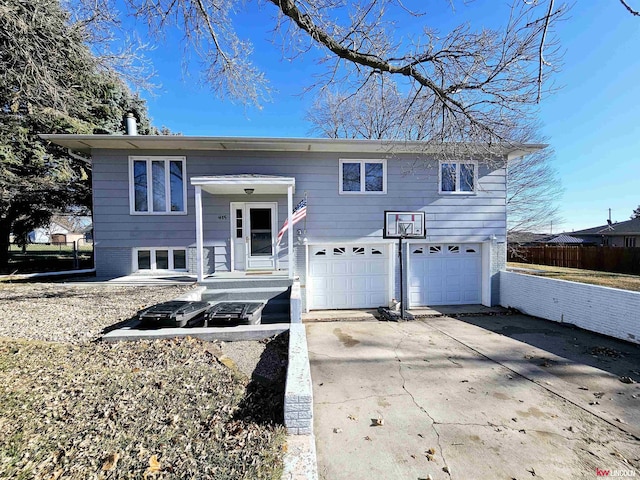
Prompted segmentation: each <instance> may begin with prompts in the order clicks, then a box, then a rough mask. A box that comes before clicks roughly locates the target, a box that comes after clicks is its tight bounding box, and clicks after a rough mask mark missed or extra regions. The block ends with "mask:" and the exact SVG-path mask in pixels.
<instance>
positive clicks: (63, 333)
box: [0, 282, 193, 344]
mask: <svg viewBox="0 0 640 480" xmlns="http://www.w3.org/2000/svg"><path fill="white" fill-rule="evenodd" d="M191 288H193V287H191V286H154V287H128V286H127V287H125V286H106V285H81V286H68V285H64V284H59V283H15V284H12V283H6V282H1V283H0V336H4V337H12V338H26V339H31V340H47V341H54V342H71V343H76V344H79V343H83V342H88V341H91V340H94V339H96V338H98V337H99V336H100V334H101V332H102V331H103V329H105V328H108V327H110V326H113V325H114V324H117V323H119V322H123V321H126V320H128V319H130V318H132V317H133V316H135V315H136V313H137V312H138V311H139V310H141V309H142V308H144V307H148V306H150V305H153V304H155V303H159V302H164V301H167V300H171V299H173V298H175V297H177V296H179V295H181V294H183V293H185V292H187V291H188V290H190V289H191Z"/></svg>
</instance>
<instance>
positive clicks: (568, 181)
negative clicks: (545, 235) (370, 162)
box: [143, 0, 640, 232]
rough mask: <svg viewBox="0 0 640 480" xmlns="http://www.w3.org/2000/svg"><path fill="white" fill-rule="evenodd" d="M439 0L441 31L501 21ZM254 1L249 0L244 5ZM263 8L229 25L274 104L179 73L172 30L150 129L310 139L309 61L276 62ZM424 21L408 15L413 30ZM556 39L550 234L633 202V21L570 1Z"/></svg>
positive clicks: (157, 55) (638, 115) (546, 127)
mask: <svg viewBox="0 0 640 480" xmlns="http://www.w3.org/2000/svg"><path fill="white" fill-rule="evenodd" d="M440 3H441V5H440V6H439V7H437V8H435V10H434V11H432V12H430V15H429V17H428V21H429V24H430V25H435V26H438V27H439V28H441V29H442V30H445V29H446V28H447V27H448V26H450V25H454V24H458V23H460V22H461V21H469V22H471V24H472V25H477V24H479V23H482V24H491V23H495V22H496V21H501V19H502V18H501V17H500V16H499V15H496V9H495V5H496V2H495V0H477V1H475V2H469V3H468V4H467V5H466V6H465V4H464V3H463V2H457V8H456V10H455V12H452V11H451V10H450V9H449V7H448V2H446V1H444V0H443V1H442V2H440ZM437 4H438V2H435V4H432V5H437ZM252 6H255V3H253V2H249V3H248V7H247V8H248V9H250V8H252ZM268 7H269V6H268V5H267V6H266V7H264V8H263V10H261V11H250V12H249V14H247V15H244V16H239V17H238V25H237V27H238V29H239V30H240V31H241V32H249V33H250V35H251V39H252V41H253V42H254V46H255V53H256V55H255V61H256V63H257V65H258V66H260V67H262V68H263V69H264V71H265V72H266V74H267V76H268V78H269V79H270V81H271V86H272V88H273V89H274V93H273V96H272V102H270V103H266V104H264V106H263V108H262V109H261V110H258V109H255V108H245V107H244V106H242V105H234V104H233V103H231V102H229V101H224V100H220V99H216V98H215V97H214V96H213V94H212V93H211V92H210V91H209V90H208V88H207V87H206V86H205V85H203V84H202V82H201V81H200V80H199V74H198V67H199V65H198V61H197V59H195V58H192V60H191V62H190V65H189V68H188V69H187V70H186V71H185V69H183V64H182V54H183V47H182V46H181V45H180V44H179V39H180V35H179V34H176V33H173V34H169V35H168V36H167V39H166V41H165V42H162V43H160V44H159V45H158V48H157V49H156V50H154V51H153V52H152V53H151V55H150V57H151V60H152V61H153V63H154V67H155V69H156V71H157V73H158V77H157V79H156V80H157V81H158V82H159V83H161V87H160V88H159V89H158V90H157V91H156V92H155V94H154V95H148V94H143V96H144V97H145V98H147V101H148V105H149V113H150V115H151V117H152V118H153V122H154V124H155V125H157V126H161V125H165V126H167V127H169V128H170V129H171V130H173V131H177V132H181V133H183V134H184V135H212V136H278V137H306V136H311V132H310V128H311V127H310V125H309V124H308V123H307V122H306V120H305V115H306V112H307V110H308V108H309V106H310V105H311V103H312V102H313V95H312V94H307V95H302V91H303V88H304V87H305V86H306V85H308V84H309V81H310V79H311V78H312V76H313V74H314V72H316V71H317V67H316V64H315V59H314V58H312V56H308V57H300V58H297V59H296V60H294V61H288V60H285V59H283V57H282V55H281V52H280V51H279V50H278V48H277V47H274V46H273V45H272V44H271V43H269V41H268V40H269V39H270V37H271V35H270V33H269V28H270V25H271V23H270V19H271V14H272V11H273V9H272V8H268ZM424 21H426V20H425V19H424V18H420V19H415V20H414V24H413V25H412V27H416V26H419V23H420V22H424ZM402 33H403V32H402V30H399V31H398V34H399V35H402ZM558 36H559V38H560V42H561V47H562V49H563V50H564V51H565V55H564V60H563V67H562V70H561V71H560V73H559V74H557V75H556V76H555V83H556V84H557V85H559V86H561V87H562V88H561V89H560V90H559V91H558V92H556V93H555V94H553V95H551V96H547V97H546V98H544V99H543V102H542V104H541V108H540V119H541V121H542V125H543V133H544V134H545V136H546V137H548V142H549V143H550V144H551V146H552V147H553V148H554V150H555V152H556V157H555V160H554V162H555V166H556V168H557V170H558V172H559V175H560V178H561V180H562V184H563V186H564V188H565V193H564V197H563V200H562V203H561V215H562V217H563V219H564V223H563V224H562V225H560V226H558V225H554V226H553V231H554V232H558V231H560V230H564V231H571V230H574V229H575V230H577V229H581V228H588V227H592V226H595V225H600V224H603V223H605V221H606V218H607V215H608V209H609V208H611V209H612V218H613V220H614V221H616V220H617V221H624V220H628V219H629V216H630V215H631V212H632V210H633V209H634V208H635V207H637V206H638V205H640V188H639V187H640V61H639V60H638V58H640V57H639V55H638V52H640V19H638V18H637V17H632V16H631V15H629V14H628V13H627V12H626V11H625V10H624V9H623V8H622V6H621V5H620V4H619V2H618V1H615V0H611V1H608V2H604V1H598V2H595V1H581V2H576V3H575V4H574V5H573V7H572V9H571V11H570V14H569V17H568V18H567V19H566V20H565V21H564V22H563V23H562V24H561V25H560V26H559V28H558Z"/></svg>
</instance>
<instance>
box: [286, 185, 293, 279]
mask: <svg viewBox="0 0 640 480" xmlns="http://www.w3.org/2000/svg"><path fill="white" fill-rule="evenodd" d="M287 221H288V222H289V228H288V230H287V235H288V236H287V258H288V259H289V278H293V262H294V258H293V185H289V186H288V187H287Z"/></svg>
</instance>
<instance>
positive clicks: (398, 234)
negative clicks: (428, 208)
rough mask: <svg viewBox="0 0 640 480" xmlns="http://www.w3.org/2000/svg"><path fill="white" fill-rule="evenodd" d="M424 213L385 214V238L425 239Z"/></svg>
mask: <svg viewBox="0 0 640 480" xmlns="http://www.w3.org/2000/svg"><path fill="white" fill-rule="evenodd" d="M426 233H427V232H426V228H425V224H424V212H393V211H389V210H387V211H385V212H384V232H383V237H384V238H425V236H426Z"/></svg>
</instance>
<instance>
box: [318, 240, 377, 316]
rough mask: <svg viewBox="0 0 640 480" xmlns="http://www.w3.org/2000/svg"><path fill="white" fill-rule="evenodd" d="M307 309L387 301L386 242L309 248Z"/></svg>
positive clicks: (371, 305) (351, 306)
mask: <svg viewBox="0 0 640 480" xmlns="http://www.w3.org/2000/svg"><path fill="white" fill-rule="evenodd" d="M307 292H308V293H307V295H308V302H309V309H334V308H371V307H378V306H380V305H386V304H387V303H388V302H389V248H388V245H385V244H382V245H370V244H366V243H363V244H357V243H345V244H335V245H312V246H310V247H309V279H308V281H307Z"/></svg>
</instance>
